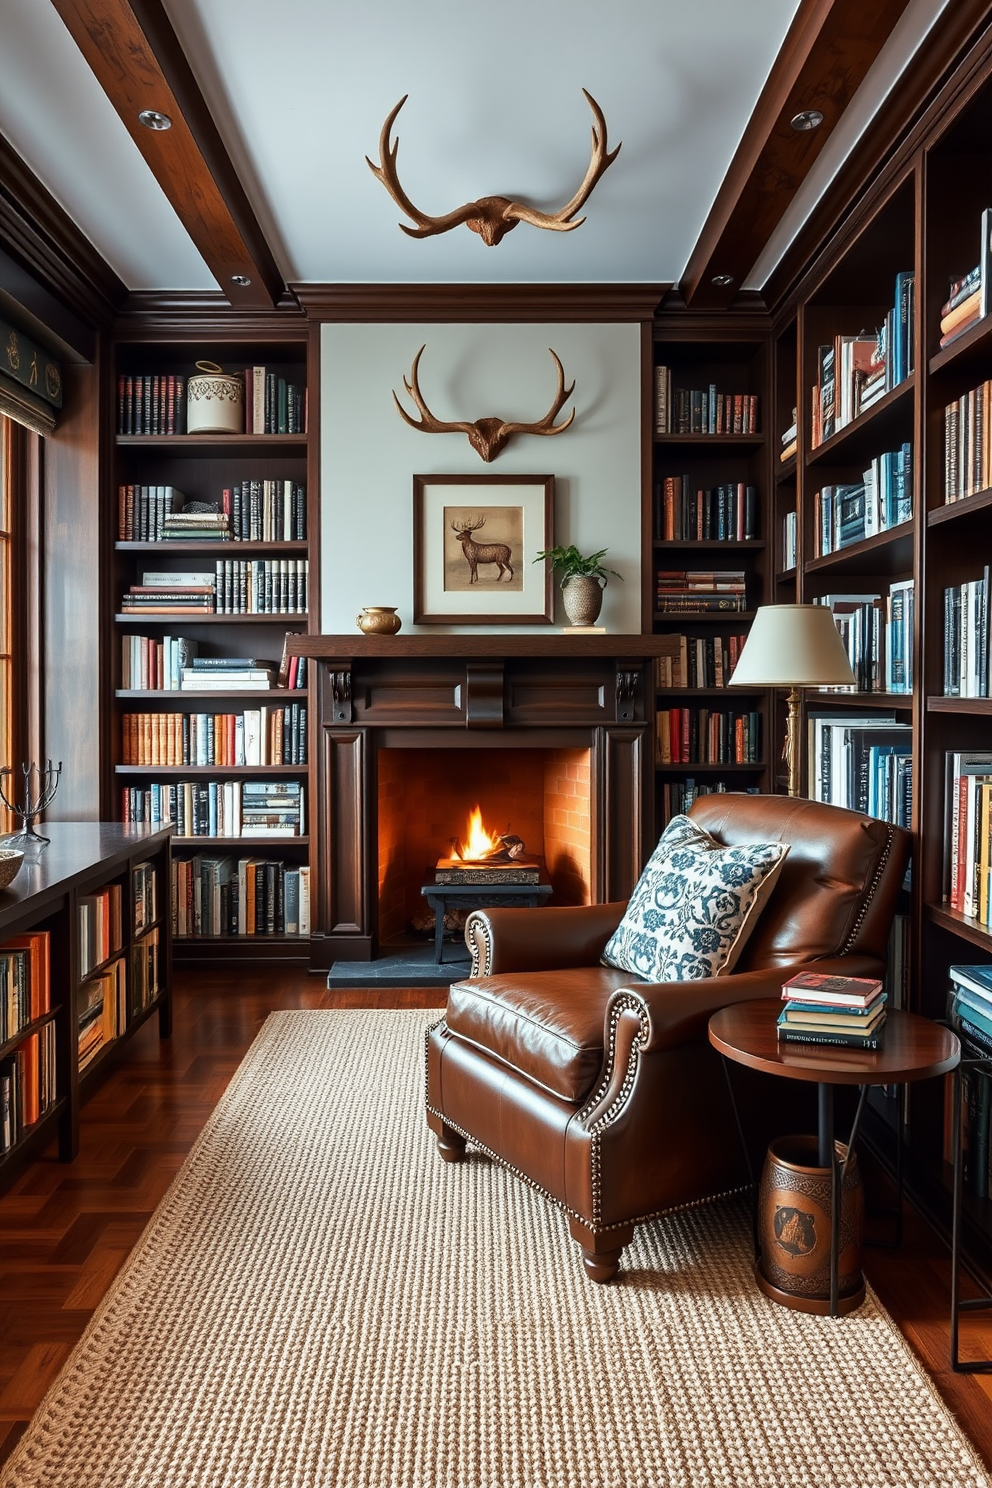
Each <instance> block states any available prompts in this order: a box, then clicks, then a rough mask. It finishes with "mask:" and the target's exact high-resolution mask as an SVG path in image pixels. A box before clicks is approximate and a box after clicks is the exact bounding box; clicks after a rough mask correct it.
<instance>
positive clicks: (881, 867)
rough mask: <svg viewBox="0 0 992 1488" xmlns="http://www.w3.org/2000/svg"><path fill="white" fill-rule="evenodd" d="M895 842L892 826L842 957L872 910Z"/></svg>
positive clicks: (843, 948)
mask: <svg viewBox="0 0 992 1488" xmlns="http://www.w3.org/2000/svg"><path fill="white" fill-rule="evenodd" d="M894 841H895V833H894V832H893V830H892V828H891V826H890V827H889V829H888V835H887V837H886V839H885V847H884V848H883V850H882V856H881V857H880V858H879V860H878V866H877V867H876V869H875V874H874V877H873V878H872V881H871V883H870V884H869V886H868V893H867V895H866V896H865V898H864V900H863V902H862V905H861V908H860V910H859V911H858V917H857V919H856V920H855V922H854V925H853V926H852V929H851V933H850V935H849V936H848V937H847V939H846V941H845V942H844V944H843V946H842V947H841V955H843V954H844V952H845V951H849V950H850V949H851V948H852V946H853V945H854V942H855V941H856V940H857V938H858V933H859V931H860V930H861V926H862V925H863V924H864V920H865V915H866V914H867V913H868V911H869V909H870V908H871V901H872V900H873V899H874V897H875V890H876V889H877V888H878V885H879V883H880V882H881V878H882V874H883V873H884V872H885V865H886V863H887V862H888V861H889V854H890V852H891V851H892V844H893V842H894Z"/></svg>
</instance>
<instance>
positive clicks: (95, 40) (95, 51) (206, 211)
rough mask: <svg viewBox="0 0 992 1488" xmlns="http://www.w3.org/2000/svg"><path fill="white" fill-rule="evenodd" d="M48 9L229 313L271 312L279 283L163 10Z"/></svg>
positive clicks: (96, 1) (129, 6)
mask: <svg viewBox="0 0 992 1488" xmlns="http://www.w3.org/2000/svg"><path fill="white" fill-rule="evenodd" d="M52 4H53V5H54V6H55V9H56V10H57V11H58V13H59V15H60V16H61V17H62V20H63V21H64V22H65V24H66V26H67V28H68V30H69V32H70V33H71V35H72V37H73V39H74V41H75V42H76V44H77V46H78V47H79V49H80V51H81V52H82V53H83V56H84V57H85V58H86V60H87V62H88V63H89V65H90V67H91V68H92V70H93V73H94V75H95V76H96V79H97V81H98V82H99V84H100V86H101V87H102V88H103V90H104V92H105V93H106V95H107V97H108V98H109V99H110V101H111V103H112V104H113V105H114V108H115V109H116V110H117V112H118V113H119V114H120V116H121V119H122V120H123V122H124V125H125V127H126V128H127V131H128V133H129V134H130V135H131V138H132V139H133V140H134V142H135V144H136V145H137V146H138V149H139V150H140V151H141V153H142V155H143V156H144V158H145V160H146V161H147V162H148V165H149V167H150V168H151V170H152V172H153V174H154V176H155V178H156V180H157V181H158V183H159V185H160V186H161V187H162V190H163V191H164V192H165V194H166V196H167V197H168V199H169V201H170V202H171V203H172V206H173V208H174V209H175V212H176V214H177V216H178V217H179V220H180V222H181V223H182V224H183V226H184V227H185V229H186V231H187V232H188V233H189V235H190V237H191V238H192V240H193V242H194V243H195V244H196V247H197V248H198V250H199V252H200V254H201V256H202V258H203V260H204V262H205V263H206V264H207V267H208V268H209V269H210V272H211V273H212V274H213V275H214V277H215V278H216V280H217V283H218V284H219V285H220V287H221V289H222V290H223V292H224V294H225V295H226V296H227V298H228V299H229V300H230V302H231V304H232V305H236V306H239V307H243V308H249V307H252V308H258V309H271V308H272V306H273V305H274V304H275V302H276V301H277V300H278V299H279V297H280V295H281V293H282V290H283V284H282V278H281V276H280V274H279V270H278V268H277V267H276V263H275V259H274V258H273V256H272V253H271V250H270V249H269V246H268V244H267V243H266V241H265V238H264V236H263V233H262V230H261V228H260V227H259V225H258V221H257V219H256V217H255V214H254V212H253V211H252V208H251V204H250V203H249V201H248V198H247V196H246V195H245V191H244V188H243V186H242V185H241V182H240V180H239V179H238V175H237V172H236V171H235V169H234V166H233V164H232V162H231V158H230V156H229V155H228V153H227V150H226V148H225V146H224V143H223V141H222V140H221V137H220V135H219V133H218V132H217V126H216V125H215V123H214V121H213V118H212V116H211V113H210V110H209V108H208V107H207V103H206V100H205V99H204V97H203V94H202V93H201V92H200V88H199V85H198V84H197V82H196V79H195V78H194V76H193V72H192V70H191V68H190V65H189V63H188V61H187V60H186V56H185V54H184V52H183V50H182V48H181V47H180V45H179V41H178V38H177V37H176V33H175V32H174V31H173V29H172V25H171V23H170V21H169V18H168V16H167V15H166V13H165V10H164V9H163V7H162V4H161V0H52ZM144 109H153V110H155V111H156V112H157V113H160V114H165V115H167V116H168V118H170V119H171V120H172V127H171V129H166V130H162V131H155V130H151V129H146V128H145V127H144V126H143V125H142V124H140V123H139V122H138V115H139V113H141V111H142V110H144ZM235 275H240V276H243V277H244V278H247V279H249V280H250V281H251V282H250V283H249V284H248V285H247V286H239V285H237V284H235V283H234V276H235Z"/></svg>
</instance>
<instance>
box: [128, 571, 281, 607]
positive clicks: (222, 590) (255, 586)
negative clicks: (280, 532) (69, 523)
mask: <svg viewBox="0 0 992 1488" xmlns="http://www.w3.org/2000/svg"><path fill="white" fill-rule="evenodd" d="M309 581H310V564H309V560H308V559H306V558H252V559H244V560H242V559H239V558H225V559H218V561H217V564H216V568H215V571H214V572H213V573H211V572H210V571H209V570H206V571H202V570H201V571H189V572H184V573H179V572H167V571H156V572H149V573H145V574H143V575H142V582H141V583H140V584H132V585H130V587H129V588H128V592H127V593H126V594H125V595H124V596H123V598H122V599H121V612H122V614H125V615H142V614H144V615H181V614H202V615H214V614H216V615H290V614H306V612H307V606H308V603H309V593H308V590H309Z"/></svg>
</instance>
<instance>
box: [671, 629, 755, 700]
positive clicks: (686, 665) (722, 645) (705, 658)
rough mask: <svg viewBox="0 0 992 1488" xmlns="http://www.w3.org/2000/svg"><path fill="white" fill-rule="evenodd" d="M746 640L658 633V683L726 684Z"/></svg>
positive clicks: (674, 684) (732, 637) (733, 637)
mask: <svg viewBox="0 0 992 1488" xmlns="http://www.w3.org/2000/svg"><path fill="white" fill-rule="evenodd" d="M746 640H747V636H745V635H729V636H713V635H709V636H693V635H683V634H672V635H666V636H659V637H658V645H659V646H660V647H661V648H662V649H661V654H660V655H659V656H656V657H655V664H654V667H655V686H656V687H657V688H668V687H726V685H727V683H728V682H729V680H730V677H731V674H732V672H733V670H734V667H735V666H736V665H737V658H738V656H740V654H741V651H742V649H743V646H744V642H745V641H746Z"/></svg>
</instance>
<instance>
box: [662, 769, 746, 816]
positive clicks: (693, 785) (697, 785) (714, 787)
mask: <svg viewBox="0 0 992 1488" xmlns="http://www.w3.org/2000/svg"><path fill="white" fill-rule="evenodd" d="M741 789H742V787H741V786H739V785H728V784H727V782H726V781H725V780H708V781H706V782H705V783H703V782H702V781H699V780H696V779H695V778H694V777H693V776H692V775H689V776H687V777H686V779H685V780H666V781H665V782H664V783H663V784H662V787H661V822H662V826H667V825H668V823H669V822H670V821H671V819H672V817H673V816H680V815H681V814H682V813H683V812H685V811H688V810H689V807H690V806H691V805H692V803H693V801H695V799H696V797H697V796H723V795H726V793H727V792H728V791H740V790H741ZM743 791H744V793H745V794H746V795H749V796H757V795H760V793H761V792H760V788H759V787H758V786H756V785H746V786H744V787H743Z"/></svg>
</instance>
